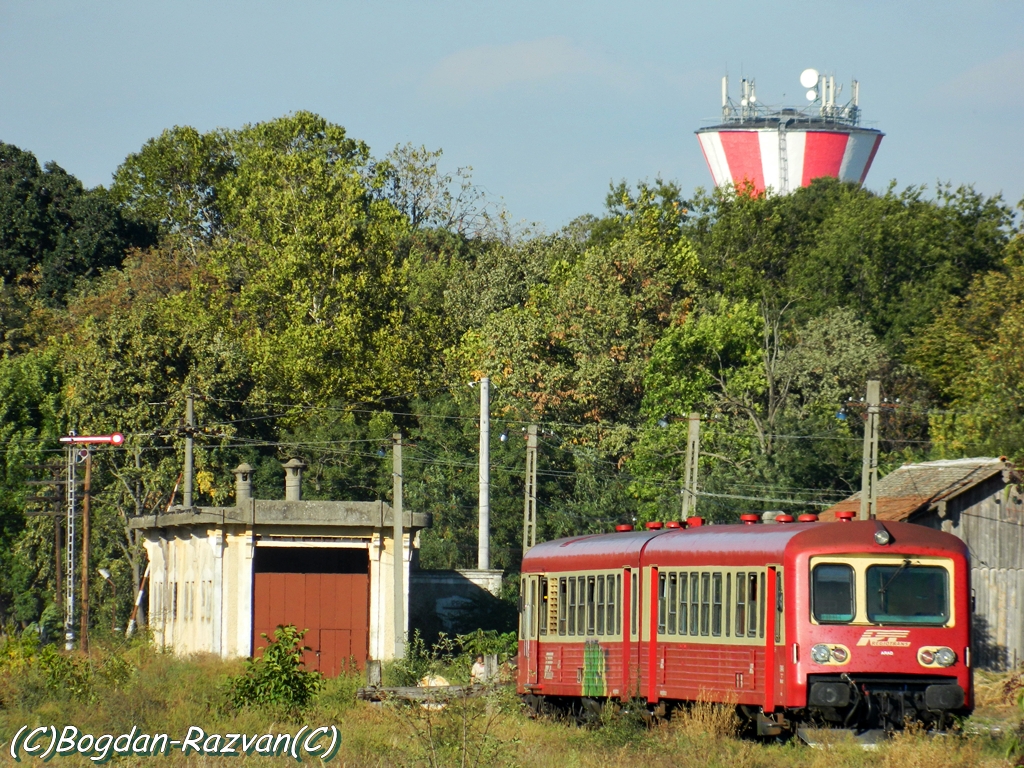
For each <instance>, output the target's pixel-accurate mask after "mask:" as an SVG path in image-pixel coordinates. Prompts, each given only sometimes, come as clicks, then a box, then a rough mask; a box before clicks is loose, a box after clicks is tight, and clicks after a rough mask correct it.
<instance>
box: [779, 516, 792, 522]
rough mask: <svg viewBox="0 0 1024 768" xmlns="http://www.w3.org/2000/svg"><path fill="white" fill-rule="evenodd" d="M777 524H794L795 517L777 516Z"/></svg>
mask: <svg viewBox="0 0 1024 768" xmlns="http://www.w3.org/2000/svg"><path fill="white" fill-rule="evenodd" d="M775 522H776V523H792V522H793V516H792V515H776V516H775Z"/></svg>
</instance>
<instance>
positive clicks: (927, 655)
mask: <svg viewBox="0 0 1024 768" xmlns="http://www.w3.org/2000/svg"><path fill="white" fill-rule="evenodd" d="M917 660H918V661H920V662H921V663H922V664H934V663H935V651H932V650H929V649H928V648H922V649H921V652H920V653H918V654H917Z"/></svg>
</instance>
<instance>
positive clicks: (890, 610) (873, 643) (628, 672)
mask: <svg viewBox="0 0 1024 768" xmlns="http://www.w3.org/2000/svg"><path fill="white" fill-rule="evenodd" d="M756 519H757V518H752V519H751V522H748V523H747V524H741V525H709V526H705V525H700V521H699V520H698V519H694V520H692V521H691V525H689V526H687V527H683V528H681V527H670V528H659V529H647V530H643V531H633V530H629V531H626V532H618V533H612V534H600V535H591V536H580V537H576V538H568V539H560V540H557V541H550V542H545V543H543V544H538V545H537V546H535V547H533V548H532V549H531V550H530V551H529V552H528V553H527V554H526V556H525V558H524V559H523V568H522V585H521V588H522V596H523V599H522V612H521V626H520V641H519V671H518V675H519V677H518V690H519V692H520V693H521V694H522V695H523V696H524V697H525V699H526V701H527V702H528V703H529V704H531V705H532V706H534V707H536V708H538V709H541V708H544V707H548V706H555V707H562V708H566V709H570V710H572V711H575V712H578V713H584V712H586V711H588V710H590V711H596V710H599V709H600V707H601V706H602V705H603V704H604V703H606V702H608V701H625V700H634V699H638V700H640V701H643V702H645V703H646V705H647V706H648V707H649V708H650V709H651V710H652V711H654V712H659V711H660V712H665V711H667V709H668V708H669V707H670V706H671V705H673V704H676V703H681V702H686V701H695V700H705V701H706V700H711V701H720V702H727V703H731V704H735V705H736V706H737V707H738V709H739V711H740V712H741V713H742V714H744V715H745V716H746V717H748V718H750V720H751V721H753V722H755V723H756V724H757V727H758V731H759V732H760V733H762V734H777V733H780V732H781V731H782V730H783V729H789V728H792V727H794V726H796V725H800V724H804V723H823V722H824V723H832V724H837V725H843V726H845V727H851V728H858V729H867V728H889V729H891V728H894V727H901V726H902V725H903V724H904V723H905V722H906V721H907V720H908V719H911V720H917V721H921V722H923V723H925V724H928V725H934V726H937V727H942V725H943V723H944V722H945V721H947V720H948V718H949V716H950V715H966V714H969V713H970V712H971V710H972V708H973V701H972V699H973V696H972V671H971V649H970V625H971V586H970V565H969V559H968V551H967V548H966V546H965V545H964V543H963V542H962V541H960V540H959V539H957V538H956V537H955V536H952V535H950V534H947V533H942V532H940V531H935V530H932V529H929V528H925V527H923V526H917V525H910V524H906V523H892V522H885V523H883V522H881V521H874V520H873V521H864V522H854V521H849V520H847V521H843V522H838V523H819V522H802V523H800V522H797V523H794V522H785V523H781V524H776V525H762V524H752V520H756ZM783 519H784V520H785V519H786V518H783ZM790 519H791V518H790Z"/></svg>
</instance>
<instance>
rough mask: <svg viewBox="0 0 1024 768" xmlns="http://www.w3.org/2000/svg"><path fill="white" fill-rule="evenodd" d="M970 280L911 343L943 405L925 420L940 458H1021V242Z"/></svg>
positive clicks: (1023, 382) (1023, 359)
mask: <svg viewBox="0 0 1024 768" xmlns="http://www.w3.org/2000/svg"><path fill="white" fill-rule="evenodd" d="M1005 253H1006V256H1005V258H1004V261H1003V264H1002V265H1001V268H1000V269H997V270H992V271H989V272H986V273H983V274H980V275H978V276H976V277H975V279H974V280H973V282H972V284H971V288H970V291H969V292H968V293H967V295H966V297H965V298H964V299H963V301H960V302H955V303H950V304H949V305H947V306H946V307H944V308H943V310H942V311H941V312H940V313H939V315H938V316H937V317H936V318H935V320H934V321H933V322H932V323H931V324H930V325H928V326H927V327H925V328H923V329H921V331H920V333H919V334H917V336H916V338H915V339H914V341H913V343H912V345H911V350H910V359H911V360H912V361H913V362H915V363H916V364H917V366H919V367H920V369H921V370H922V371H923V372H924V375H925V377H926V379H927V380H928V381H929V383H930V384H931V385H932V387H933V388H934V389H935V391H936V392H938V393H939V395H940V397H941V400H940V402H941V403H942V405H943V406H944V407H943V408H942V409H940V410H939V411H938V412H937V413H933V414H932V415H931V417H930V422H931V424H930V426H931V433H932V439H933V441H934V443H935V446H934V447H935V451H936V453H937V455H939V456H960V455H978V454H979V453H987V454H989V455H995V456H998V455H1002V454H1007V455H1011V456H1014V457H1016V458H1018V459H1022V458H1024V398H1022V397H1021V392H1024V356H1022V353H1021V350H1022V349H1024V309H1022V307H1024V238H1022V236H1021V235H1020V234H1017V235H1016V237H1015V238H1014V240H1013V241H1011V243H1010V244H1009V245H1008V246H1007V248H1006V252H1005Z"/></svg>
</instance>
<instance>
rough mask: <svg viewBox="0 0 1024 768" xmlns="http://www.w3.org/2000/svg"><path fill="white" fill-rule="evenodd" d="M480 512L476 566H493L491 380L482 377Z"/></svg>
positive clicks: (484, 567) (487, 568) (482, 568)
mask: <svg viewBox="0 0 1024 768" xmlns="http://www.w3.org/2000/svg"><path fill="white" fill-rule="evenodd" d="M479 505H480V514H479V518H480V519H479V522H478V525H479V529H480V530H479V533H478V536H477V554H476V561H477V562H476V567H477V568H479V569H480V570H481V571H486V570H489V569H490V567H491V380H490V379H489V378H488V377H486V376H484V377H483V378H482V379H480V501H479Z"/></svg>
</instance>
